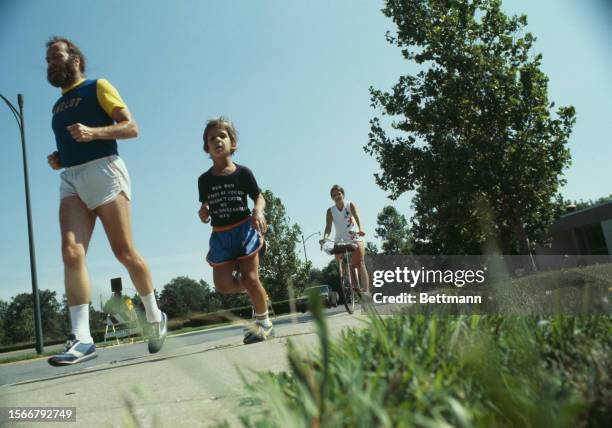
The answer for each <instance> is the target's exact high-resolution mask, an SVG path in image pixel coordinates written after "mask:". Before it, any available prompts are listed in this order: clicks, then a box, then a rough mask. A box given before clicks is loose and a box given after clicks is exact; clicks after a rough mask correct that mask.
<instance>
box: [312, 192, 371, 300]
mask: <svg viewBox="0 0 612 428" xmlns="http://www.w3.org/2000/svg"><path fill="white" fill-rule="evenodd" d="M329 194H330V196H331V198H332V199H333V200H334V202H335V204H334V205H332V206H331V207H330V208H328V209H327V214H326V217H325V232H324V233H323V239H321V240H320V241H319V244H321V245H323V243H324V242H325V240H327V239H328V237H329V235H330V233H331V228H332V222H333V224H334V228H335V230H336V236H335V238H334V241H335V242H336V243H354V244H356V245H357V249H356V250H355V251H354V252H353V254H352V257H351V267H352V268H353V269H351V277H353V279H355V278H354V271H355V269H357V271H358V272H359V283H360V284H361V287H362V291H365V292H369V290H370V287H369V281H368V271H367V270H366V266H365V262H364V257H365V245H364V242H363V238H362V237H363V236H364V235H365V232H364V231H363V227H362V225H361V219H360V218H359V213H358V211H357V206H356V205H355V203H354V202H351V201H348V200H345V199H344V189H343V188H342V187H341V186H339V185H337V184H334V185H333V187H332V188H331V190H330V191H329ZM355 226H357V231H355ZM336 259H338V260H341V259H342V254H336ZM340 266H342V264H340ZM341 269H342V268H341ZM340 274H342V272H340Z"/></svg>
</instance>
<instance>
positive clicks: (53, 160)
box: [47, 150, 62, 170]
mask: <svg viewBox="0 0 612 428" xmlns="http://www.w3.org/2000/svg"><path fill="white" fill-rule="evenodd" d="M47 163H48V164H49V166H50V167H51V169H56V170H57V169H62V162H61V161H60V157H59V152H58V151H57V150H56V151H54V152H53V153H51V154H50V155H49V156H47Z"/></svg>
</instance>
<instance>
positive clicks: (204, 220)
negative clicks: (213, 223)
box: [198, 205, 210, 223]
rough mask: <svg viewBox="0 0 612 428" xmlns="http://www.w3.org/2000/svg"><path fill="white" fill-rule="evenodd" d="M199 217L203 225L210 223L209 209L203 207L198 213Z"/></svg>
mask: <svg viewBox="0 0 612 428" xmlns="http://www.w3.org/2000/svg"><path fill="white" fill-rule="evenodd" d="M198 215H199V216H200V220H201V221H202V223H208V222H209V221H210V213H209V212H208V207H207V206H206V205H202V208H200V210H199V211H198Z"/></svg>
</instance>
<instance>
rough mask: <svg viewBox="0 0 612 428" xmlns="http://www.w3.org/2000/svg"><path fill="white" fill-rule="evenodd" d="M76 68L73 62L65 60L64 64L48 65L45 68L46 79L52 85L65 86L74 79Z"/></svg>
mask: <svg viewBox="0 0 612 428" xmlns="http://www.w3.org/2000/svg"><path fill="white" fill-rule="evenodd" d="M76 74H77V70H76V67H75V65H74V64H73V63H70V62H67V63H65V64H64V65H55V64H54V65H50V66H49V67H48V68H47V80H48V81H49V83H50V84H51V85H52V86H55V87H57V88H65V87H66V86H69V85H70V84H72V83H74V82H75V80H76Z"/></svg>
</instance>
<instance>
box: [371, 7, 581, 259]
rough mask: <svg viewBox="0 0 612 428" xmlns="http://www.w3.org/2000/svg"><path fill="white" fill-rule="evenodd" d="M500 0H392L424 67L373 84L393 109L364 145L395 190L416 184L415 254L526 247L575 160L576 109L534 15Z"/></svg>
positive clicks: (403, 39)
mask: <svg viewBox="0 0 612 428" xmlns="http://www.w3.org/2000/svg"><path fill="white" fill-rule="evenodd" d="M500 6H501V2H500V1H498V0H471V1H467V0H466V1H463V0H462V1H458V0H388V1H386V3H385V7H384V9H383V13H384V14H385V15H386V16H388V17H390V18H391V19H392V20H393V21H394V22H395V24H396V25H397V29H398V30H397V34H395V35H392V34H388V35H387V39H388V41H389V42H390V43H392V44H394V45H396V46H398V47H399V48H400V49H401V52H402V54H403V56H404V58H405V59H406V60H408V61H409V62H410V63H411V66H413V67H415V68H416V73H415V74H407V75H404V76H401V77H400V79H399V82H398V83H397V84H396V85H395V86H394V87H393V89H392V91H390V92H383V91H380V90H377V89H374V88H370V92H371V98H372V104H373V106H374V107H375V108H379V109H382V111H383V114H385V115H388V116H390V118H391V119H392V121H393V122H392V124H391V126H392V128H393V129H394V131H392V132H388V131H386V130H385V126H384V125H383V123H382V122H381V120H380V119H379V118H374V119H372V120H371V132H370V136H369V143H368V144H367V145H366V147H365V150H366V152H368V153H370V154H371V155H373V156H375V157H376V159H377V160H378V162H379V164H380V167H381V171H382V172H381V173H380V174H376V175H375V178H376V181H377V183H378V185H379V186H381V188H383V189H384V190H387V191H389V192H390V194H391V197H392V198H397V197H399V196H400V195H401V194H403V193H404V192H406V191H410V190H416V196H415V199H414V201H413V207H414V209H415V216H414V218H413V224H414V226H413V234H414V238H415V244H414V251H415V252H416V253H447V254H452V253H456V254H465V253H480V252H482V251H483V250H484V246H485V245H490V244H494V245H497V246H498V248H500V249H501V250H502V251H503V252H504V253H517V252H520V253H525V252H527V251H528V250H529V248H528V246H527V245H528V239H527V237H528V236H529V237H530V238H532V241H534V240H538V239H540V238H541V237H542V236H543V235H544V233H545V231H546V229H547V227H548V225H549V224H550V222H551V221H552V219H553V217H554V213H555V206H556V205H555V197H556V196H557V194H558V190H559V187H560V186H561V185H562V184H563V183H564V181H563V180H562V178H561V174H562V172H563V170H564V169H565V168H567V167H568V166H569V163H570V153H569V150H568V149H567V147H566V143H567V141H568V138H569V136H570V133H571V130H572V126H573V123H574V121H575V112H574V108H573V107H571V106H570V107H560V108H557V110H556V115H554V114H553V113H552V109H553V107H554V103H552V102H549V100H548V95H547V82H548V78H547V77H546V75H544V73H542V71H541V70H540V67H541V60H542V56H541V55H539V54H533V52H532V46H533V43H534V41H535V38H534V37H533V36H532V35H531V34H530V33H525V32H524V29H525V27H526V25H527V18H526V16H524V15H523V16H513V17H508V16H506V15H505V14H504V13H503V12H502V11H501V9H500Z"/></svg>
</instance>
